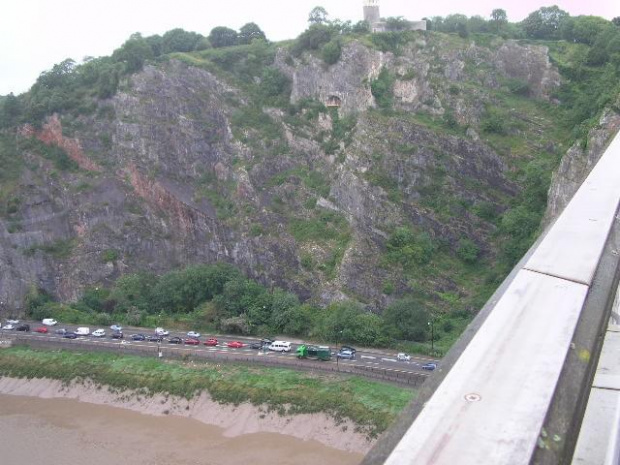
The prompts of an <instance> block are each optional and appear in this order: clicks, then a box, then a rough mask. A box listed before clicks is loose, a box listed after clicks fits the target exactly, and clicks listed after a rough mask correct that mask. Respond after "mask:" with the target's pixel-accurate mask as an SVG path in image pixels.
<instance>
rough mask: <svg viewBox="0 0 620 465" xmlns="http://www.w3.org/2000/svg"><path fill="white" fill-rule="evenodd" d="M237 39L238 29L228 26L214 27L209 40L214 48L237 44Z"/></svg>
mask: <svg viewBox="0 0 620 465" xmlns="http://www.w3.org/2000/svg"><path fill="white" fill-rule="evenodd" d="M237 41H238V34H237V31H235V30H233V29H230V28H228V27H224V26H218V27H214V28H213V29H211V32H210V33H209V42H210V43H211V45H212V46H213V47H214V48H220V47H230V46H232V45H237Z"/></svg>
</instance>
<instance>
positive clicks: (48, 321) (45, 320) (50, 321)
mask: <svg viewBox="0 0 620 465" xmlns="http://www.w3.org/2000/svg"><path fill="white" fill-rule="evenodd" d="M41 323H43V324H44V325H45V326H56V325H57V324H58V322H57V321H56V320H54V319H53V318H43V321H41Z"/></svg>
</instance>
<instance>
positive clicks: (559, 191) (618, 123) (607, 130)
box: [544, 110, 620, 225]
mask: <svg viewBox="0 0 620 465" xmlns="http://www.w3.org/2000/svg"><path fill="white" fill-rule="evenodd" d="M619 129H620V115H619V114H618V113H615V112H613V111H611V110H607V111H606V112H605V113H604V114H603V116H602V117H601V119H600V121H599V125H598V127H596V128H594V129H592V130H591V131H590V132H589V134H588V136H587V143H586V141H583V140H580V141H577V142H575V144H574V145H573V146H572V147H571V148H570V149H569V150H568V152H566V155H564V158H562V162H561V163H560V166H559V167H558V169H557V170H556V172H555V173H554V175H553V178H552V179H551V186H550V188H549V197H548V202H547V211H546V212H545V218H544V224H545V225H547V224H549V223H550V222H552V221H553V220H554V219H555V218H557V216H558V215H559V214H560V213H562V210H564V207H566V204H568V202H569V201H570V199H571V198H572V197H573V195H574V194H575V192H577V189H579V186H581V184H582V183H583V181H584V180H585V179H586V177H587V176H588V174H589V173H590V171H591V170H592V168H593V167H594V165H596V163H597V162H598V160H599V159H600V158H601V156H602V155H603V153H604V152H605V149H606V148H607V145H608V144H609V142H611V140H612V138H613V136H615V135H616V133H617V132H618V130H619ZM584 145H585V147H584Z"/></svg>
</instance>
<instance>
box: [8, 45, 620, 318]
mask: <svg viewBox="0 0 620 465" xmlns="http://www.w3.org/2000/svg"><path fill="white" fill-rule="evenodd" d="M438 40H439V39H437V38H433V37H432V36H427V35H423V34H420V36H419V39H418V41H417V42H414V43H411V44H409V45H407V46H406V47H405V48H404V49H403V51H402V53H400V54H399V55H398V56H397V55H394V54H393V53H391V52H381V51H378V50H375V49H370V48H368V47H366V46H364V45H362V44H361V43H359V42H352V43H350V44H347V45H346V46H345V47H344V48H343V52H342V56H341V58H340V60H339V61H338V62H337V63H336V64H334V65H332V66H326V65H325V64H324V63H322V62H320V61H319V59H318V58H316V57H314V56H312V55H307V54H306V55H303V56H302V57H301V58H294V57H291V56H289V54H288V52H287V51H286V50H284V49H281V50H279V51H278V52H277V54H276V58H275V62H274V64H273V65H272V66H273V67H275V68H277V69H279V70H280V71H281V72H282V73H284V74H286V75H287V76H289V77H290V79H291V81H292V90H291V95H290V102H291V103H292V104H299V103H300V102H303V101H308V100H312V101H315V102H318V103H319V104H326V103H328V102H329V101H330V99H331V101H333V102H337V103H338V105H339V108H337V109H334V110H333V111H335V112H336V113H333V112H331V113H330V112H328V111H321V112H320V113H319V115H318V116H316V118H315V119H312V118H311V116H310V114H309V110H307V109H306V108H302V109H301V110H300V111H301V113H300V114H298V115H297V116H295V118H297V119H291V118H292V117H291V115H288V114H287V113H286V112H285V111H282V110H280V109H276V108H263V109H262V110H261V112H260V113H259V114H258V115H256V114H255V113H252V112H253V111H255V109H253V107H252V105H251V103H250V101H249V100H250V98H249V96H248V95H247V94H245V93H244V91H243V90H242V89H241V88H240V87H235V85H234V84H231V82H232V81H230V82H229V80H226V79H225V78H224V77H222V76H219V75H216V74H215V73H213V72H209V71H206V70H205V69H201V68H199V67H193V66H190V65H187V64H185V63H182V62H180V61H176V60H170V61H167V62H164V63H161V64H159V65H158V66H152V65H149V66H146V67H145V68H144V70H143V71H142V72H140V73H138V74H135V75H133V76H131V77H130V78H128V80H127V82H126V83H124V84H123V86H122V87H121V89H120V90H119V92H118V93H117V94H116V95H115V96H114V97H113V98H111V99H109V100H104V101H97V102H95V103H96V107H97V110H96V112H95V113H94V114H92V115H87V116H84V115H82V116H79V117H72V116H69V115H60V116H53V117H51V118H50V119H48V121H47V123H46V124H45V125H44V126H43V128H42V129H40V130H35V129H33V128H26V129H24V131H22V137H36V138H38V139H40V140H41V141H44V142H45V143H48V144H55V145H58V146H60V147H62V148H64V149H65V151H66V152H67V154H68V155H69V156H70V157H71V158H72V159H73V160H75V161H76V162H77V164H78V165H79V169H78V170H74V171H59V170H58V169H56V168H55V167H54V165H53V164H52V162H51V161H50V160H48V159H46V158H44V157H41V156H38V155H37V154H36V153H34V152H31V151H29V152H27V153H26V155H25V157H26V158H27V160H26V161H27V163H26V166H27V167H26V168H25V169H24V171H23V173H22V175H21V178H20V179H19V182H18V187H17V188H16V190H15V197H17V198H19V199H20V201H19V203H18V206H17V207H16V208H15V209H14V211H11V212H10V214H8V215H5V216H4V217H2V218H0V268H1V269H2V270H3V272H2V274H1V275H0V301H1V302H2V307H3V308H4V310H7V309H9V310H11V311H15V312H19V311H20V309H23V305H24V298H25V295H26V293H27V292H28V289H29V288H31V287H36V288H40V289H43V290H45V291H47V292H49V293H50V294H52V295H53V296H55V297H57V298H59V299H61V300H74V299H76V298H78V297H79V296H80V295H81V293H82V292H83V290H84V289H85V288H86V287H89V286H96V285H104V286H105V285H110V284H111V283H112V282H113V281H114V280H115V279H116V278H118V277H119V276H121V275H123V274H126V273H131V272H136V271H140V270H148V271H151V272H154V273H158V274H161V273H165V272H167V271H169V270H171V269H174V268H177V267H182V266H186V265H188V264H192V263H214V262H217V261H225V262H229V263H233V264H235V265H237V266H238V267H240V268H241V269H242V270H243V271H244V272H246V273H247V274H248V275H249V276H250V277H253V278H255V279H258V280H259V281H261V282H262V283H263V284H265V285H268V286H280V287H283V288H286V289H288V290H291V291H293V292H296V293H297V294H298V295H300V296H301V298H302V299H314V300H315V301H317V302H322V303H327V302H329V301H331V300H334V299H343V298H350V297H354V298H357V299H359V300H361V301H363V302H367V303H368V304H369V305H370V306H378V307H381V306H383V305H385V304H387V303H389V301H390V299H392V298H394V296H397V295H398V293H399V292H403V291H406V290H407V289H409V286H410V284H407V282H405V280H403V279H402V278H401V277H400V276H399V274H398V271H397V270H393V269H389V268H386V267H383V266H380V265H381V260H382V258H381V257H382V254H383V253H384V252H385V243H386V239H387V238H388V237H389V234H390V231H391V230H393V229H394V227H396V226H399V225H410V226H411V227H414V228H419V229H420V230H423V231H426V232H428V233H429V234H430V235H431V236H432V237H434V238H441V241H442V243H443V244H444V246H445V247H448V248H455V247H456V244H457V243H458V241H459V240H460V239H462V238H469V239H471V240H472V241H473V242H475V243H476V244H477V245H478V246H479V247H480V249H481V250H482V253H483V254H486V255H488V256H493V255H494V254H495V253H496V251H495V250H494V249H493V247H491V246H490V245H489V244H490V242H489V237H490V235H491V234H492V233H493V231H494V229H495V226H494V225H493V224H492V223H491V222H487V221H484V220H481V219H480V218H479V217H477V216H475V215H473V214H472V213H471V211H470V209H469V207H471V206H472V205H478V204H481V203H490V204H494V205H496V206H497V209H498V210H500V211H501V209H503V208H505V206H506V205H507V201H506V199H510V198H512V197H513V196H514V195H515V194H517V193H518V192H519V189H520V188H519V186H518V185H517V184H515V183H514V182H513V181H511V180H510V177H509V176H508V172H509V171H510V167H509V166H508V165H507V164H506V162H505V160H504V158H503V157H502V156H500V155H499V154H498V153H497V152H496V151H494V150H493V149H492V148H491V147H490V146H488V145H486V144H485V143H484V142H483V141H482V140H481V139H480V138H479V137H478V134H477V132H476V128H477V124H478V123H479V120H480V118H481V116H482V114H483V112H484V104H485V102H491V101H492V98H491V97H490V96H489V95H488V94H486V93H484V92H485V91H484V88H485V87H491V88H499V86H500V85H501V84H500V83H501V81H502V79H504V78H506V77H509V78H510V77H512V78H515V79H522V80H526V81H527V82H528V83H529V86H530V89H531V91H532V92H533V93H534V94H535V95H536V96H538V97H540V98H548V96H549V92H550V91H551V90H552V89H553V88H554V86H555V85H557V83H558V78H557V72H556V71H555V70H554V69H553V68H552V67H551V65H550V64H549V61H548V58H547V55H546V50H545V49H544V48H543V47H535V46H531V45H527V46H520V45H518V44H515V43H507V44H505V45H503V46H502V47H500V48H499V51H495V52H492V51H491V50H489V49H486V48H480V47H477V46H475V45H473V44H472V45H469V46H467V47H465V48H458V47H444V46H443V45H442V44H441V43H439V42H438ZM516 63H519V64H520V66H515V64H516ZM524 63H525V66H522V65H523V64H524ZM383 68H385V69H387V70H389V72H390V73H391V75H392V76H393V77H394V82H393V98H394V103H393V105H394V108H395V109H396V110H397V111H398V114H397V115H395V116H385V115H382V114H379V113H377V112H375V111H373V108H375V107H376V106H377V103H376V101H375V97H374V96H373V94H372V92H371V83H372V82H373V81H374V80H375V79H377V77H378V76H379V73H380V72H381V70H382V69H383ZM467 83H469V84H467ZM472 83H474V84H475V86H474V85H473V84H472ZM465 84H467V85H469V86H470V87H472V89H473V90H471V91H467V92H466V91H464V90H463V89H464V86H465ZM448 109H449V110H450V111H451V112H452V113H453V116H454V118H455V121H456V122H457V123H458V124H461V125H464V126H467V127H468V130H467V133H466V134H467V135H465V132H464V131H463V134H456V133H454V134H453V133H450V132H437V131H434V130H432V129H431V128H430V127H428V125H426V124H422V123H420V122H419V121H417V120H416V119H415V115H416V114H417V113H418V112H423V113H424V114H426V115H431V116H433V115H434V116H441V115H443V114H444V113H446V112H447V110H448ZM250 118H254V119H250ZM343 121H345V122H347V124H350V126H349V127H348V129H347V130H345V131H344V135H342V133H338V131H337V129H338V126H337V125H339V124H344V123H343ZM614 124H616V123H614ZM330 144H331V145H330ZM569 157H570V155H569ZM571 170H572V168H565V170H564V171H566V172H569V171H571ZM562 184H564V181H562ZM558 189H559V188H558ZM437 194H441V196H440V200H441V202H443V203H441V202H440V203H437V202H439V201H436V200H433V201H434V202H435V203H430V202H429V201H427V199H429V198H433V199H436V198H437ZM562 195H564V194H562ZM317 221H322V222H323V223H325V222H326V224H327V225H328V226H329V227H331V228H332V229H328V231H329V232H330V234H331V235H327V236H326V237H320V236H319V237H317V236H316V235H315V236H308V235H307V234H306V235H304V234H305V233H306V232H307V231H306V230H305V229H304V227H307V228H308V229H309V228H310V226H312V225H315V224H316V222H317ZM388 281H389V282H391V283H393V284H394V288H395V293H394V294H393V295H392V296H390V295H388V294H386V293H385V292H384V285H385V282H388ZM453 287H454V283H451V282H450V280H449V279H448V278H441V279H439V278H438V282H437V288H438V289H439V290H442V289H444V290H445V289H451V288H453ZM389 294H392V293H389ZM0 310H2V309H0Z"/></svg>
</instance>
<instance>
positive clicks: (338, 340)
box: [336, 330, 342, 371]
mask: <svg viewBox="0 0 620 465" xmlns="http://www.w3.org/2000/svg"><path fill="white" fill-rule="evenodd" d="M341 337H342V330H340V331H338V332H337V333H336V370H338V371H340V365H339V364H338V362H340V357H338V351H339V349H338V346H339V345H340V338H341Z"/></svg>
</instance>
